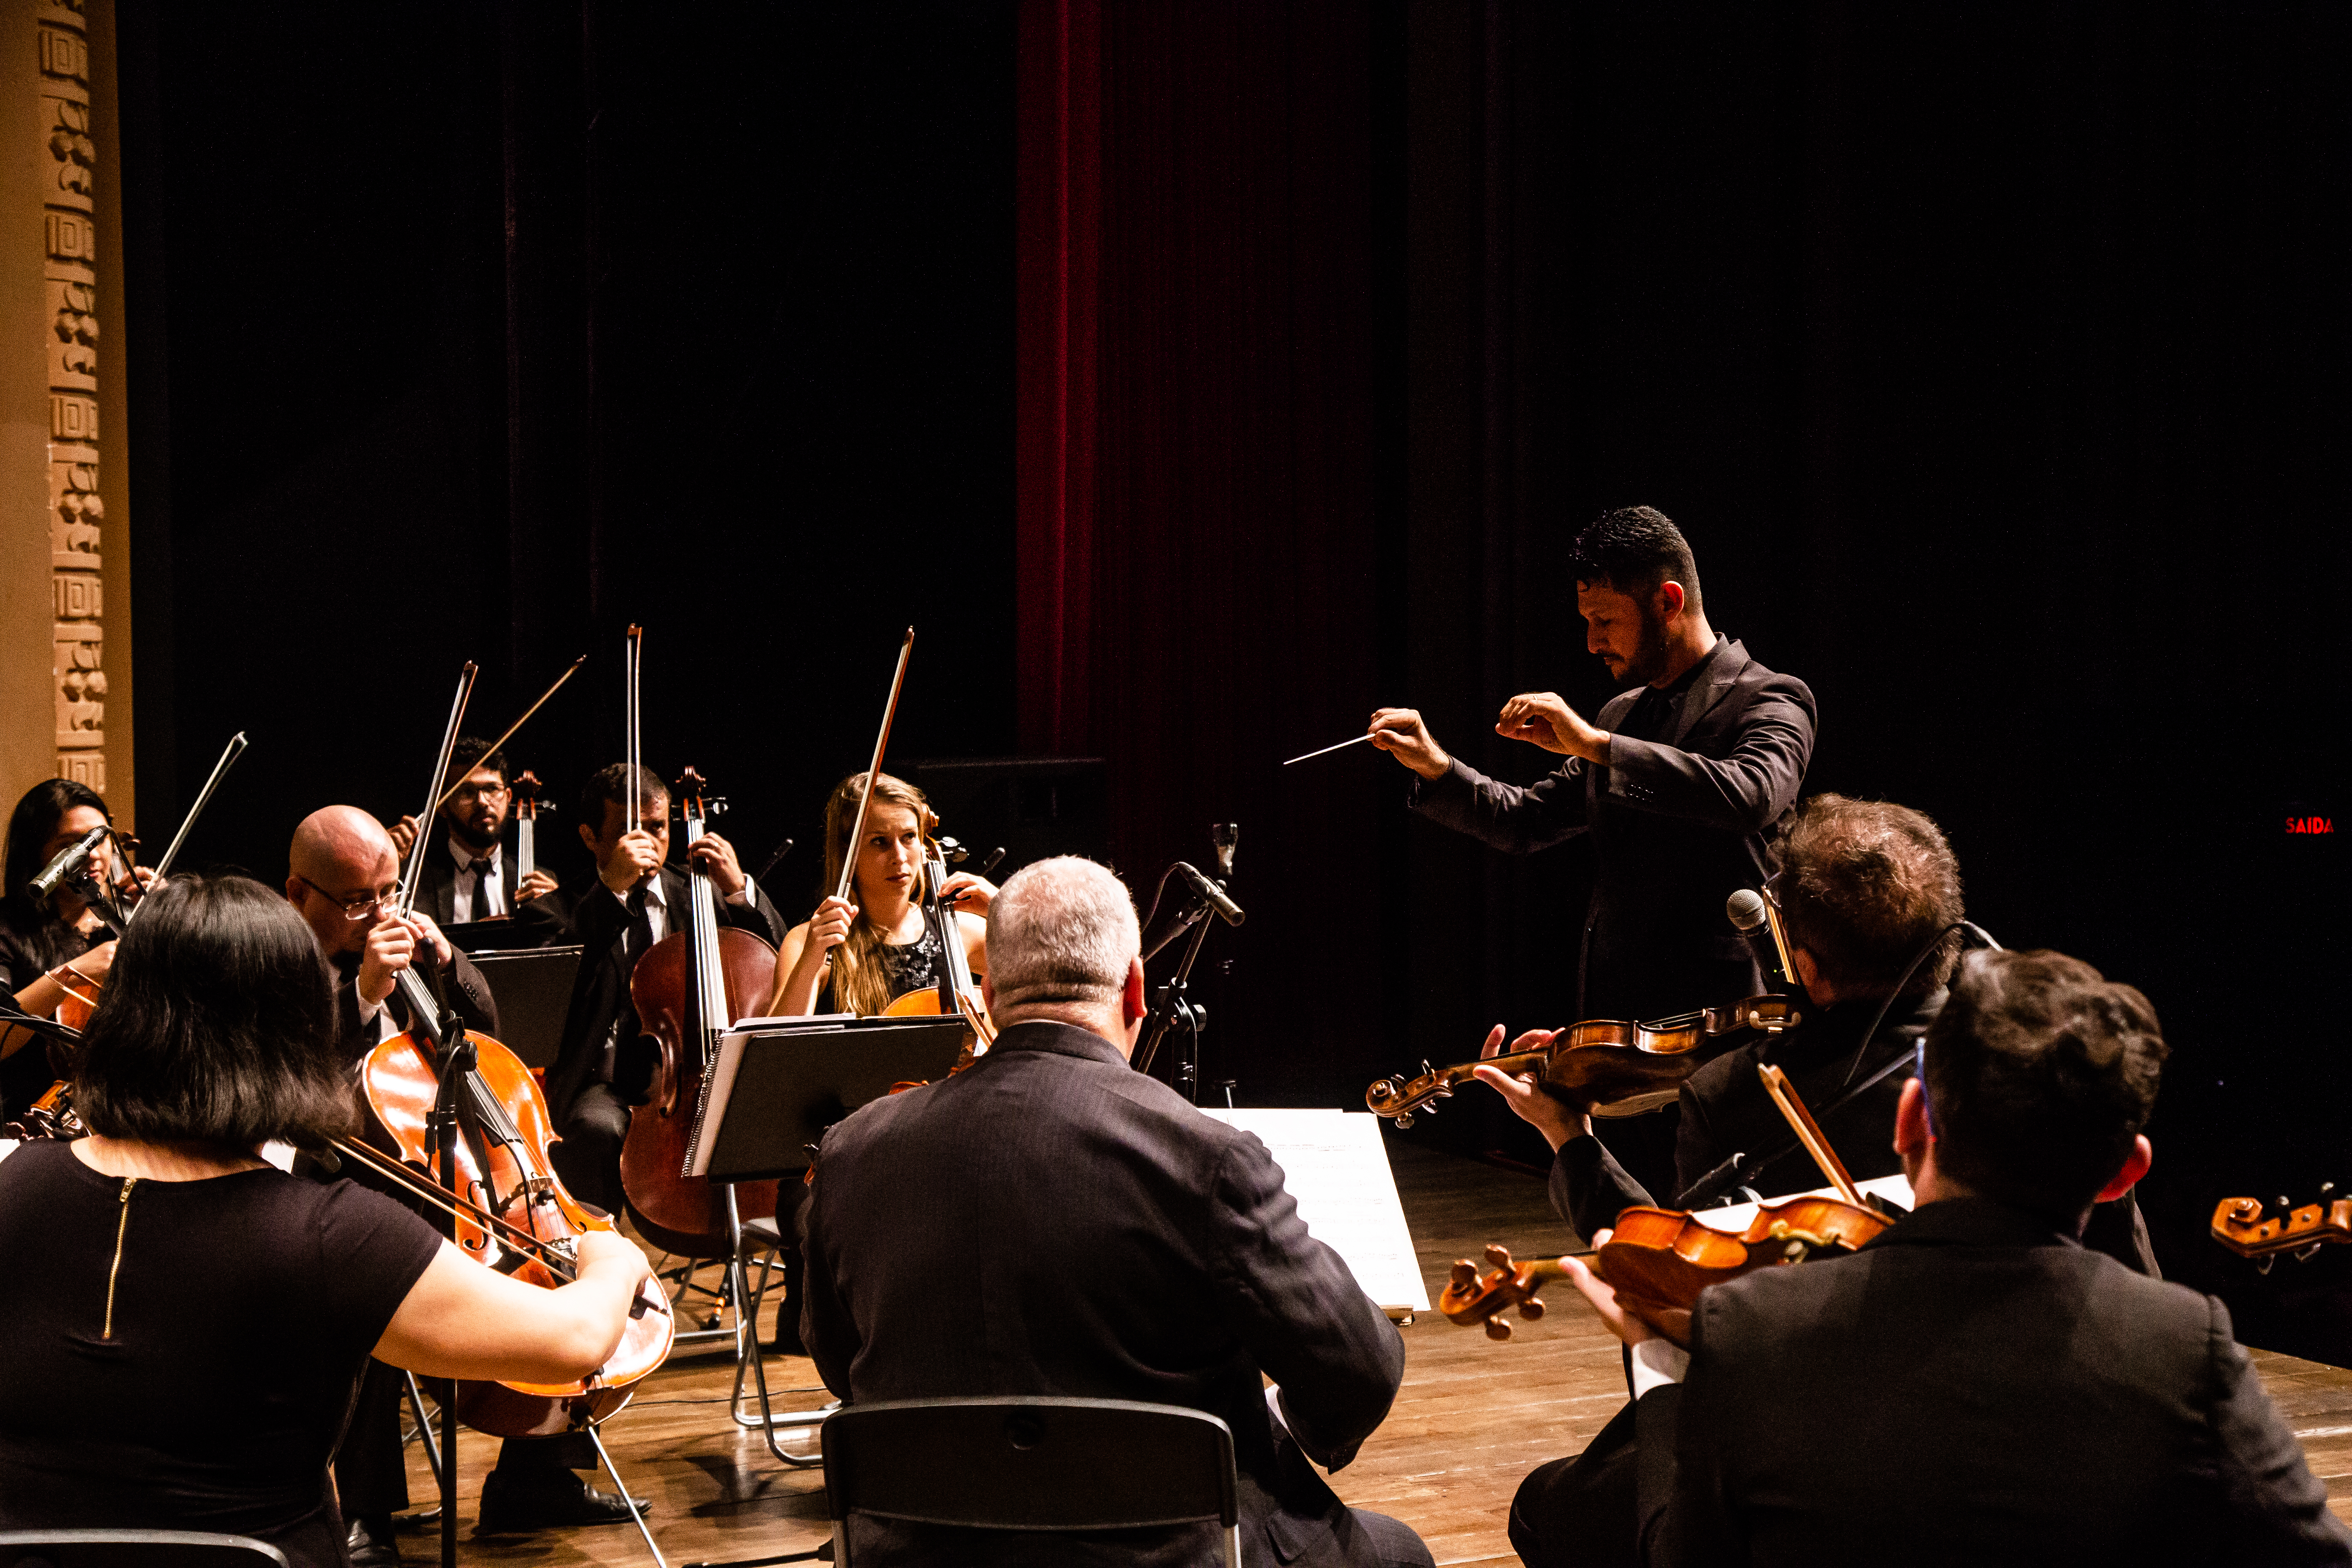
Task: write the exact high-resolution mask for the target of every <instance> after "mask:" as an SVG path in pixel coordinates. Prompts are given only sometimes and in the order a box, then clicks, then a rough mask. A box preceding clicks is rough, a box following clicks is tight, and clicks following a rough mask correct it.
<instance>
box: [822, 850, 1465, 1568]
mask: <svg viewBox="0 0 2352 1568" xmlns="http://www.w3.org/2000/svg"><path fill="white" fill-rule="evenodd" d="M988 951H989V955H990V963H989V972H988V978H987V982H986V985H985V990H986V994H987V1000H988V1005H989V1007H990V1009H991V1011H992V1016H994V1017H995V1019H996V1020H997V1022H998V1024H999V1025H1000V1026H1002V1029H1003V1032H1002V1033H1001V1034H1000V1035H999V1036H998V1037H997V1041H996V1045H995V1047H993V1048H992V1050H990V1051H989V1053H988V1054H987V1055H986V1056H984V1057H982V1058H980V1059H979V1060H978V1061H977V1062H975V1063H974V1064H973V1065H972V1066H971V1067H970V1068H967V1069H965V1070H964V1071H962V1072H961V1073H958V1074H956V1075H955V1076H953V1077H951V1078H948V1079H942V1080H940V1082H937V1083H934V1084H931V1085H929V1087H927V1088H923V1089H916V1090H914V1091H912V1092H910V1093H907V1094H900V1095H894V1096H890V1097H888V1098H887V1099H883V1100H876V1101H874V1102H873V1103H871V1104H869V1105H867V1106H866V1107H864V1108H863V1109H861V1110H858V1111H857V1112H856V1113H855V1114H854V1115H852V1116H850V1117H849V1118H848V1119H847V1120H845V1121H842V1122H840V1123H838V1124H837V1125H835V1127H834V1128H832V1129H831V1130H830V1131H828V1132H827V1133H826V1134H825V1137H824V1143H823V1145H822V1147H821V1149H820V1151H819V1152H818V1155H817V1160H816V1174H815V1179H814V1183H813V1184H811V1186H810V1187H809V1188H808V1193H809V1201H808V1203H807V1205H806V1207H805V1209H804V1211H803V1220H802V1226H801V1235H802V1246H803V1250H804V1251H805V1254H806V1256H807V1258H808V1283H807V1287H806V1301H805V1304H804V1307H803V1316H802V1321H801V1329H802V1337H803V1339H804V1340H805V1341H806V1342H807V1343H808V1346H809V1351H810V1353H811V1354H812V1355H813V1356H814V1357H815V1360H816V1365H817V1371H818V1372H819V1373H820V1374H821V1375H822V1376H823V1377H824V1381H825V1384H826V1386H827V1387H829V1388H831V1389H832V1390H833V1391H834V1392H835V1394H839V1395H840V1396H841V1397H842V1398H844V1399H845V1400H848V1401H851V1402H852V1403H856V1402H858V1401H879V1400H890V1399H907V1398H920V1397H945V1396H954V1395H966V1396H987V1395H1020V1394H1058V1395H1069V1396H1076V1397H1092V1398H1108V1399H1133V1400H1144V1401H1150V1402H1155V1403H1159V1404H1165V1405H1191V1406H1192V1407H1193V1408H1195V1409H1199V1410H1205V1411H1207V1412H1209V1413H1210V1414H1212V1415H1216V1416H1218V1417H1219V1418H1221V1419H1222V1420H1223V1421H1224V1423H1225V1424H1226V1425H1227V1426H1229V1427H1231V1428H1232V1430H1233V1435H1234V1453H1235V1458H1236V1462H1237V1464H1238V1466H1239V1469H1240V1481H1241V1496H1240V1503H1241V1515H1242V1532H1243V1533H1242V1552H1243V1560H1244V1562H1246V1563H1251V1564H1253V1565H1265V1564H1271V1563H1276V1562H1280V1563H1288V1564H1300V1565H1322V1564H1336V1563H1366V1564H1369V1563H1429V1562H1430V1561H1431V1559H1430V1555H1429V1552H1428V1549H1427V1548H1426V1547H1424V1546H1423V1545H1422V1543H1421V1541H1420V1539H1419V1538H1418V1537H1417V1536H1415V1535H1414V1534H1413V1533H1412V1531H1411V1530H1410V1529H1408V1528H1407V1527H1405V1526H1404V1525H1402V1524H1399V1523H1398V1522H1397V1521H1394V1520H1391V1519H1386V1518H1383V1517H1381V1516H1380V1515H1377V1514H1368V1513H1363V1512H1359V1511H1353V1510H1349V1509H1348V1508H1346V1507H1344V1506H1343V1505H1342V1504H1341V1503H1340V1502H1339V1499H1338V1498H1337V1497H1335V1496H1334V1495H1333V1494H1332V1492H1331V1489H1330V1488H1329V1487H1328V1485H1326V1484H1325V1482H1324V1480H1323V1479H1322V1478H1321V1477H1320V1476H1318V1475H1317V1474H1316V1473H1315V1471H1314V1469H1313V1468H1311V1467H1310V1466H1309V1464H1308V1463H1307V1461H1308V1460H1309V1459H1310V1458H1311V1459H1313V1460H1314V1461H1315V1462H1316V1463H1318V1464H1321V1465H1323V1466H1324V1467H1325V1468H1329V1469H1334V1470H1336V1469H1338V1468H1339V1467H1340V1466H1342V1465H1344V1464H1346V1463H1348V1462H1349V1460H1350V1459H1352V1458H1354V1457H1355V1454H1356V1450H1357V1448H1358V1447H1359V1446H1360V1444H1361V1443H1362V1442H1363V1441H1364V1440H1365V1439H1366V1438H1367V1437H1369V1436H1370V1435H1371V1433H1372V1431H1373V1429H1374V1428H1376V1427H1377V1426H1379V1425H1380V1423H1381V1419H1382V1418H1383V1417H1384V1416H1385V1415H1387V1414H1388V1409H1389V1405H1390V1402H1391V1400H1392V1399H1394V1398H1395V1396H1396V1390H1397V1384H1398V1381H1399V1379H1400V1378H1401V1377H1402V1374H1403V1371H1404V1345H1403V1342H1402V1339H1401V1338H1400V1337H1399V1336H1398V1334H1397V1331H1396V1330H1395V1329H1393V1328H1391V1326H1390V1325H1389V1322H1388V1321H1387V1319H1386V1318H1384V1317H1383V1316H1382V1315H1381V1310H1380V1309H1379V1308H1378V1307H1376V1306H1374V1305H1373V1304H1372V1302H1371V1301H1370V1300H1369V1299H1367V1298H1366V1297H1365V1295H1364V1293H1363V1291H1362V1289H1360V1288H1359V1287H1358V1286H1357V1284H1356V1281H1355V1278H1354V1276H1352V1275H1351V1274H1349V1271H1348V1267H1347V1265H1346V1264H1345V1263H1343V1262H1341V1261H1340V1260H1339V1255H1338V1254H1336V1253H1334V1252H1332V1251H1331V1250H1330V1248H1328V1247H1325V1246H1324V1245H1323V1244H1322V1243H1320V1242H1318V1241H1317V1240H1315V1239H1314V1238H1313V1237H1310V1236H1308V1235H1307V1227H1306V1226H1304V1225H1303V1224H1301V1223H1300V1221H1299V1218H1298V1211H1297V1205H1295V1204H1294V1203H1293V1202H1292V1201H1291V1199H1290V1196H1289V1194H1286V1193H1285V1192H1284V1191H1283V1187H1282V1172H1281V1170H1280V1169H1279V1168H1278V1167H1276V1164H1275V1163H1274V1162H1273V1160H1272V1159H1271V1158H1269V1157H1268V1155H1267V1153H1266V1151H1265V1145H1264V1144H1262V1143H1260V1142H1258V1141H1257V1140H1256V1139H1255V1137H1253V1136H1252V1135H1250V1134H1249V1133H1246V1132H1240V1131H1234V1130H1233V1129H1231V1128H1228V1127H1226V1126H1225V1125H1224V1124H1223V1123H1222V1122H1219V1121H1214V1120H1213V1119H1212V1118H1210V1117H1207V1116H1203V1115H1202V1113H1201V1112H1200V1111H1198V1110H1194V1109H1193V1108H1192V1106H1191V1105H1189V1104H1187V1103H1185V1101H1184V1100H1182V1098H1181V1097H1180V1096H1179V1095H1177V1094H1176V1093H1175V1092H1174V1091H1172V1090H1171V1089H1168V1088H1167V1087H1166V1086H1165V1085H1163V1084H1160V1083H1158V1082H1156V1081H1154V1080H1153V1079H1150V1078H1148V1077H1145V1076H1144V1075H1142V1074H1139V1073H1137V1072H1136V1071H1134V1070H1133V1068H1131V1067H1130V1066H1129V1062H1128V1054H1129V1051H1131V1050H1132V1049H1133V1048H1134V1045H1135V1039H1136V1035H1137V1031H1138V1027H1139V1025H1140V1023H1141V1021H1142V1019H1143V1017H1144V1016H1145V1006H1144V1000H1143V965H1142V962H1141V960H1140V959H1139V957H1138V956H1137V954H1138V952H1139V941H1138V932H1137V930H1136V920H1135V907H1134V905H1133V904H1132V903H1131V902H1130V901H1129V899H1128V895H1127V891H1126V889H1124V888H1123V887H1121V886H1120V885H1119V883H1118V879H1116V878H1114V877H1112V876H1111V875H1110V873H1109V872H1108V871H1106V870H1104V869H1103V868H1101V867H1099V866H1097V865H1095V864H1093V863H1092V862H1090V861H1085V860H1078V859H1074V858H1057V859H1050V860H1044V861H1040V862H1038V863H1037V864H1035V865H1033V866H1030V867H1029V868H1026V869H1024V870H1023V871H1021V872H1020V873H1019V874H1017V875H1016V876H1014V877H1013V878H1012V879H1010V880H1009V881H1007V882H1006V883H1005V885H1004V887H1003V889H1002V890H1001V891H1000V892H999V893H998V894H997V897H996V900H995V903H994V905H993V907H992V909H991V910H990V911H989V922H988ZM943 1282H951V1283H949V1284H946V1285H945V1286H944V1287H943ZM1261 1373H1264V1374H1265V1375H1266V1376H1270V1377H1272V1378H1273V1379H1274V1380H1275V1382H1276V1384H1278V1385H1279V1388H1278V1393H1276V1392H1274V1391H1269V1390H1267V1389H1266V1388H1265V1387H1264V1386H1263V1382H1262V1378H1261V1375H1260V1374H1261ZM854 1528H855V1529H856V1531H857V1541H856V1558H857V1561H859V1562H860V1563H864V1562H866V1561H868V1560H869V1557H870V1560H871V1561H872V1562H874V1563H877V1564H879V1563H946V1562H952V1563H1073V1562H1085V1563H1096V1562H1118V1563H1198V1562H1202V1561H1206V1560H1213V1558H1214V1557H1215V1554H1216V1545H1215V1542H1214V1536H1213V1527H1212V1528H1211V1530H1210V1531H1208V1532H1207V1533H1206V1534H1205V1535H1203V1534H1201V1533H1198V1532H1196V1531H1193V1530H1191V1529H1171V1530H1163V1531H1150V1532H1144V1531H1134V1532H1125V1531H1123V1532H1121V1533H1120V1536H1119V1538H1118V1542H1117V1544H1116V1547H1115V1548H1114V1546H1113V1544H1112V1543H1110V1542H1102V1541H1099V1540H1089V1539H1087V1538H1084V1537H1076V1538H1074V1537H1071V1536H1066V1535H1051V1536H1048V1535H1034V1534H1029V1535H1023V1534H1011V1533H1008V1534H1007V1535H1006V1536H1004V1537H1002V1538H1000V1537H998V1536H997V1535H996V1532H993V1531H991V1532H987V1534H986V1535H985V1536H982V1537H981V1538H978V1539H974V1538H971V1537H964V1538H957V1537H954V1536H951V1535H949V1534H946V1533H944V1532H941V1531H938V1530H936V1529H932V1528H926V1527H921V1526H908V1525H895V1524H894V1525H885V1524H883V1523H881V1522H880V1521H869V1520H866V1519H863V1518H861V1519H859V1520H857V1521H856V1522H855V1524H854Z"/></svg>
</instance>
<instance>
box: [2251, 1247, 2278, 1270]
mask: <svg viewBox="0 0 2352 1568" xmlns="http://www.w3.org/2000/svg"><path fill="white" fill-rule="evenodd" d="M2277 1261H2278V1254H2277V1253H2275V1252H2265V1253H2263V1255H2262V1256H2261V1257H2260V1258H2255V1259H2254V1272H2255V1273H2257V1274H2268V1273H2269V1272H2270V1271H2271V1265H2272V1264H2273V1263H2276V1262H2277Z"/></svg>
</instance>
